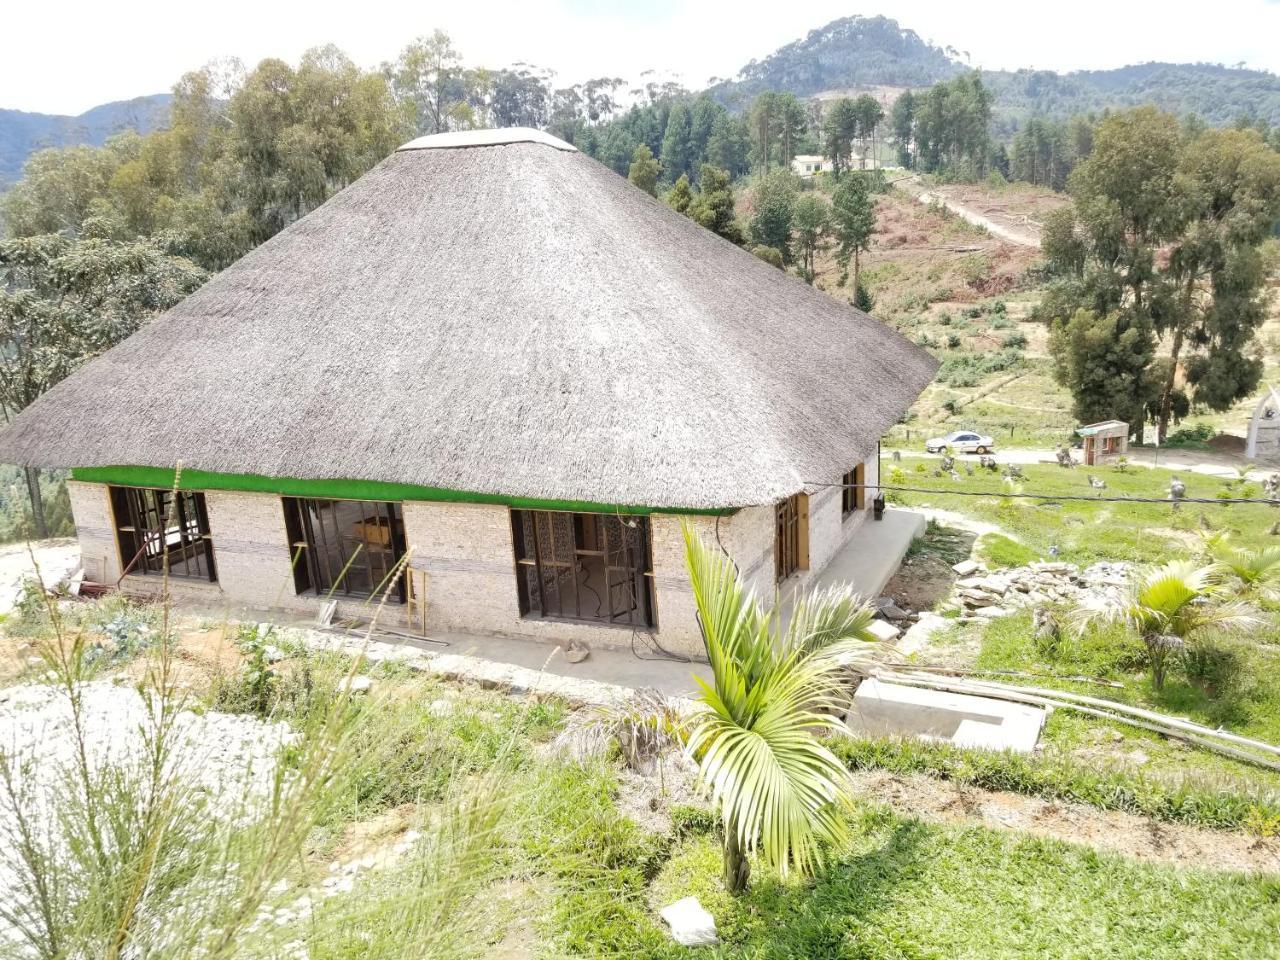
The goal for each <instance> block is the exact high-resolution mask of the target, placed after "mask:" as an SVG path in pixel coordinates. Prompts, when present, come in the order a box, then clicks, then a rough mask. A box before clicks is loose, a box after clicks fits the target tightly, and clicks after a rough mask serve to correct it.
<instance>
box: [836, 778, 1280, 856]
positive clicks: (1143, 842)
mask: <svg viewBox="0 0 1280 960" xmlns="http://www.w3.org/2000/svg"><path fill="white" fill-rule="evenodd" d="M853 779H854V790H855V795H856V796H858V797H859V798H861V799H863V800H869V801H873V802H879V803H884V804H887V805H888V806H890V807H892V808H893V810H894V811H895V812H897V813H905V814H909V815H911V816H916V817H919V818H920V819H922V820H926V821H929V822H932V823H945V824H955V825H960V826H965V825H981V826H984V827H990V828H993V829H997V830H1009V831H1017V832H1020V833H1025V834H1029V835H1031V836H1036V837H1045V838H1049V839H1053V840H1062V841H1065V842H1067V843H1075V844H1081V845H1084V846H1088V847H1092V848H1094V849H1096V850H1102V851H1106V852H1109V853H1118V854H1122V855H1124V856H1127V857H1132V858H1134V859H1136V860H1144V861H1149V862H1155V863H1172V864H1176V865H1178V866H1182V867H1194V868H1199V869H1211V870H1231V871H1239V872H1243V873H1277V872H1280V839H1278V838H1260V837H1255V836H1250V835H1248V834H1244V833H1235V832H1232V831H1226V830H1208V829H1205V828H1200V827H1192V826H1187V825H1183V824H1170V823H1161V822H1158V821H1155V820H1152V819H1150V818H1148V817H1140V816H1137V815H1135V814H1130V813H1122V812H1119V811H1114V810H1098V809H1095V808H1094V807H1089V806H1085V805H1083V804H1076V803H1062V802H1057V801H1051V800H1042V799H1040V798H1038V797H1025V796H1022V795H1021V794H1016V793H1004V792H1000V791H990V790H980V789H976V788H974V787H968V786H964V785H961V784H956V783H953V782H950V781H945V780H935V779H933V778H931V777H927V776H924V775H910V776H903V775H900V774H894V773H888V772H885V771H881V770H861V771H857V772H855V773H854V774H853Z"/></svg>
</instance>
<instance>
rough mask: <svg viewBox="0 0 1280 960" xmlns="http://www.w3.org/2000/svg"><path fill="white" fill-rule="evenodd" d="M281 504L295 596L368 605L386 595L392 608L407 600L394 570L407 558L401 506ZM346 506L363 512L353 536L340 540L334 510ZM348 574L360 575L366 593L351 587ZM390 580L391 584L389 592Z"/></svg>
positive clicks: (300, 500) (325, 501)
mask: <svg viewBox="0 0 1280 960" xmlns="http://www.w3.org/2000/svg"><path fill="white" fill-rule="evenodd" d="M280 502H281V507H282V509H283V510H284V522H285V532H286V534H287V535H288V538H289V556H290V558H291V560H292V562H293V585H294V591H295V592H296V594H297V595H298V596H305V595H308V594H311V595H315V596H319V597H335V598H338V599H344V600H347V599H350V600H367V599H370V598H375V597H376V598H378V599H381V598H382V596H383V594H384V593H386V594H387V600H388V602H390V603H405V602H406V601H407V600H408V597H407V595H406V592H405V578H404V577H403V576H401V575H400V574H399V572H398V571H397V568H398V567H400V566H401V561H402V560H403V558H404V554H405V538H404V511H403V509H402V506H401V504H400V503H398V502H396V501H394V500H342V499H335V498H332V497H282V498H281V501H280ZM345 503H350V504H360V505H361V509H362V511H363V513H362V519H361V522H360V525H359V527H360V529H359V531H358V532H357V533H355V534H345V535H344V533H343V530H342V528H341V526H339V524H338V520H337V511H336V508H335V506H333V505H336V504H345ZM326 511H327V513H328V516H329V519H330V522H329V523H328V524H326V522H325V515H326ZM384 529H385V531H386V533H385V535H384V534H383V532H382V531H383V530H384ZM348 541H350V542H348ZM331 546H332V548H333V549H330V547H331ZM356 548H358V549H356ZM335 552H336V558H335V557H334V556H333V554H334V553H335ZM344 570H345V573H344ZM352 570H359V571H361V572H362V573H363V574H364V577H365V579H366V582H367V583H368V584H369V589H368V590H364V589H361V588H353V587H352V586H351V584H352V582H353V580H354V579H355V578H351V577H350V576H349V575H350V573H351V571H352ZM393 574H394V577H393ZM390 579H394V581H395V582H394V584H392V585H391V590H390V592H389V593H387V587H388V582H389V580H390Z"/></svg>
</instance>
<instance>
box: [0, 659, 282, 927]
mask: <svg viewBox="0 0 1280 960" xmlns="http://www.w3.org/2000/svg"><path fill="white" fill-rule="evenodd" d="M81 693H82V704H83V713H82V719H83V724H82V726H83V729H84V731H85V739H86V747H87V754H88V759H89V765H90V767H91V768H92V769H93V770H94V771H103V770H106V769H108V768H116V769H128V768H129V767H130V766H132V765H134V764H137V763H139V762H140V761H143V759H144V757H145V750H146V744H145V738H144V733H143V731H144V730H147V729H150V728H151V727H152V726H153V723H152V720H151V718H150V714H149V711H148V707H147V702H146V701H145V700H144V699H143V697H142V695H141V694H139V693H138V691H137V690H136V689H135V688H134V687H132V686H125V685H120V684H116V683H113V682H111V681H93V682H90V683H85V684H83V685H82V687H81ZM173 736H174V738H175V739H174V750H173V756H174V757H175V758H176V759H175V763H176V766H175V768H174V773H175V774H176V775H177V776H179V777H181V778H183V779H184V780H186V781H187V782H188V783H190V784H191V785H192V786H193V787H194V788H195V789H196V790H198V791H202V792H207V793H208V794H209V796H210V797H211V798H213V799H214V800H215V802H214V803H212V804H211V805H210V809H211V810H212V811H215V812H217V811H222V812H223V813H225V814H226V815H227V816H234V815H237V814H242V813H243V812H244V811H245V810H246V807H247V808H248V809H252V808H253V807H254V806H255V802H256V801H260V800H264V799H266V798H267V797H268V796H269V794H270V791H271V789H272V783H273V778H274V774H275V763H276V755H277V753H278V751H279V749H280V747H281V746H282V745H284V744H285V743H287V742H288V741H289V739H290V738H291V736H292V734H291V733H290V729H289V727H288V725H287V724H284V723H265V722H263V721H260V720H257V719H255V718H253V717H245V716H237V715H231V714H223V713H214V712H209V713H203V714H197V713H193V712H191V711H183V712H182V713H181V714H179V716H178V718H177V720H176V721H175V724H174V733H173ZM0 753H3V754H4V755H5V757H6V758H7V759H8V760H9V761H10V763H9V766H10V769H11V770H13V771H14V779H15V787H16V790H15V793H16V794H17V795H18V796H19V798H20V800H19V802H20V803H21V804H22V808H23V809H24V810H25V811H26V812H28V813H29V815H30V816H31V819H32V821H33V822H34V823H35V824H36V826H37V829H40V830H42V831H44V832H45V836H46V838H48V839H53V840H54V841H55V842H56V837H51V836H50V834H51V833H52V832H53V830H54V828H55V827H54V821H55V817H54V813H55V809H56V806H55V805H54V804H53V803H52V802H51V801H52V798H53V796H54V795H55V791H57V790H58V789H60V788H61V787H62V786H63V784H64V783H65V781H64V779H63V778H64V777H65V776H66V774H67V772H68V771H69V770H71V769H73V766H74V764H75V757H76V748H75V734H74V726H73V716H72V712H71V707H70V704H69V702H68V697H67V695H66V693H65V691H63V690H62V689H60V688H58V687H54V686H48V685H44V684H24V685H21V686H15V687H9V688H7V689H3V690H0ZM15 827H16V810H15V806H14V802H13V800H12V799H11V798H10V796H9V795H8V793H7V792H4V791H0V901H2V900H3V898H4V897H5V896H6V895H9V894H10V892H11V891H12V890H13V889H14V880H15V874H14V872H13V871H14V865H13V864H12V863H10V862H8V861H9V858H8V857H7V856H6V855H5V852H7V851H12V850H14V849H16V847H15V845H14V836H13V832H14V830H15ZM7 932H8V931H6V930H5V929H4V927H3V925H2V924H0V941H3V940H4V939H5V934H6V933H7Z"/></svg>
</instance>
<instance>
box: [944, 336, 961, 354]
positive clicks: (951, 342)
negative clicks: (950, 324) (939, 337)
mask: <svg viewBox="0 0 1280 960" xmlns="http://www.w3.org/2000/svg"><path fill="white" fill-rule="evenodd" d="M959 347H960V335H959V334H957V333H948V334H947V349H948V350H957V349H959Z"/></svg>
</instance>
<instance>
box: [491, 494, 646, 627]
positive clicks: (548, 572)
mask: <svg viewBox="0 0 1280 960" xmlns="http://www.w3.org/2000/svg"><path fill="white" fill-rule="evenodd" d="M510 514H511V545H512V553H513V558H514V561H515V574H516V593H517V599H518V602H519V608H520V616H521V617H524V618H526V619H530V620H561V621H567V622H574V623H590V624H595V625H599V626H610V627H626V628H630V629H633V630H655V629H657V626H658V612H657V604H656V602H655V599H656V598H655V596H654V590H653V542H652V538H651V536H650V526H649V518H648V517H642V516H626V517H623V516H621V515H618V514H612V513H587V512H571V511H558V510H524V509H519V508H512V509H511V511H510ZM564 517H568V518H569V522H568V525H567V529H566V524H565V523H564V520H563V519H562V518H564ZM624 526H625V529H624ZM557 528H560V533H561V534H566V535H568V536H571V537H572V544H570V543H568V542H567V540H566V539H565V538H564V537H562V538H561V539H560V540H557V537H556V533H557ZM628 530H634V531H636V534H635V536H634V537H632V536H629V535H628V533H627V531H628ZM631 540H635V541H638V542H628V541H631ZM591 567H596V568H597V569H595V570H593V569H591ZM593 574H598V575H599V576H602V577H603V583H600V582H596V583H593V582H592V577H593Z"/></svg>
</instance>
